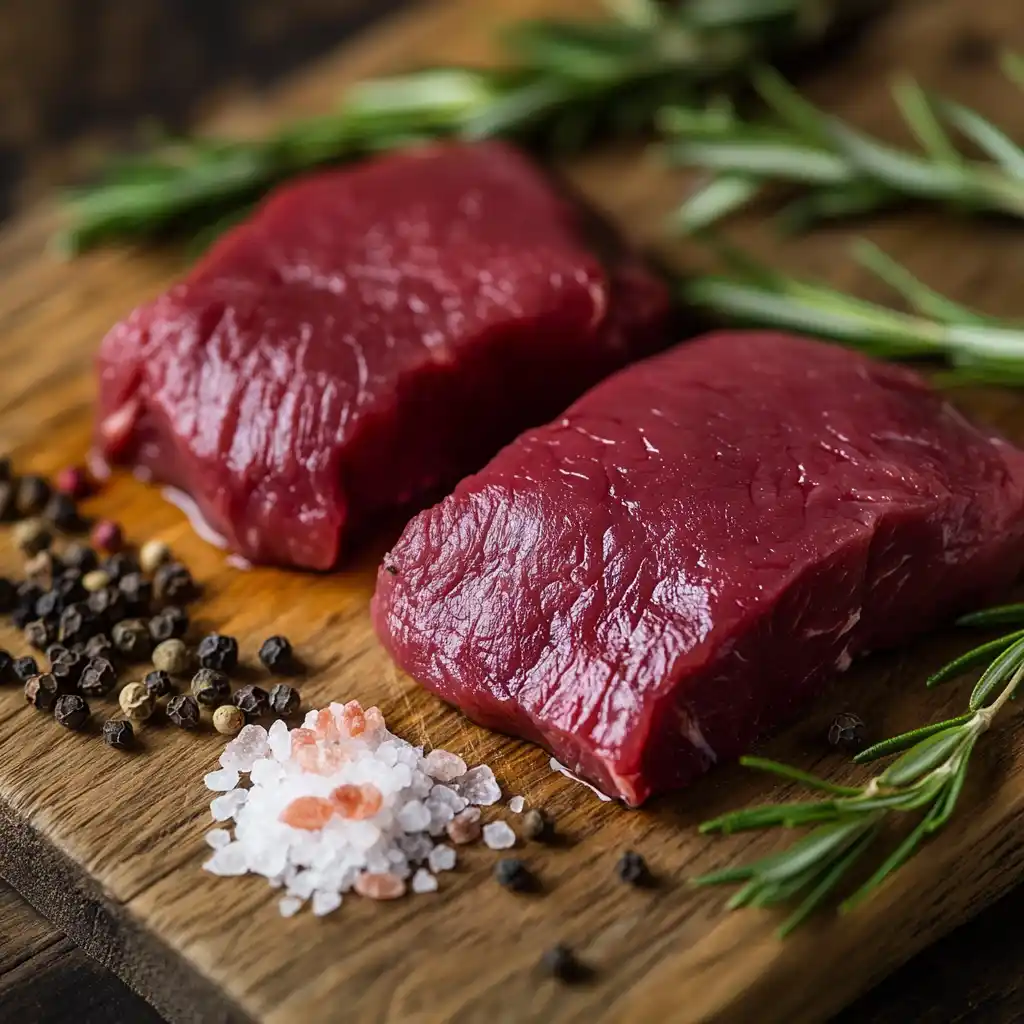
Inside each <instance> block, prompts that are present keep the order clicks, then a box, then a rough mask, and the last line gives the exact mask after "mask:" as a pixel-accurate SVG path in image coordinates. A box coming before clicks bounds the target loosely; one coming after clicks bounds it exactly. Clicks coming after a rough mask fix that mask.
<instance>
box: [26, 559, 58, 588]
mask: <svg viewBox="0 0 1024 1024" xmlns="http://www.w3.org/2000/svg"><path fill="white" fill-rule="evenodd" d="M53 574H54V557H53V555H52V554H51V553H50V552H49V551H40V552H39V554H38V555H33V556H32V557H31V558H30V559H29V560H28V561H27V562H26V563H25V578H26V579H30V580H36V581H37V582H38V583H39V584H40V585H44V584H45V583H46V581H47V580H52V579H53Z"/></svg>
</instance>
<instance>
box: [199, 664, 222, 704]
mask: <svg viewBox="0 0 1024 1024" xmlns="http://www.w3.org/2000/svg"><path fill="white" fill-rule="evenodd" d="M192 696H193V697H195V699H196V700H197V701H199V703H200V704H205V705H206V706H207V707H214V708H215V707H217V705H218V704H223V703H225V702H226V701H227V700H228V699H229V698H230V697H231V683H230V682H228V677H227V676H226V675H224V673H223V672H218V671H217V670H216V669H214V668H201V669H200V670H199V671H198V672H197V673H196V674H195V675H194V676H193V677H192Z"/></svg>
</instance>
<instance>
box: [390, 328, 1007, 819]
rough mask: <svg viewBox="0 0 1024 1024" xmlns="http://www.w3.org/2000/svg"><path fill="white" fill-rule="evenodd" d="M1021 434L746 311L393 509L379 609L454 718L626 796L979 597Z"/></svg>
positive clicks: (990, 577)
mask: <svg viewBox="0 0 1024 1024" xmlns="http://www.w3.org/2000/svg"><path fill="white" fill-rule="evenodd" d="M1022 537H1024V453H1022V452H1020V451H1018V450H1017V449H1015V448H1014V447H1012V446H1011V445H1009V444H1008V443H1006V442H1005V441H1003V440H1001V439H999V438H997V437H993V436H990V434H988V433H987V432H985V431H984V430H980V429H978V428H975V427H973V426H971V425H970V424H969V423H967V422H966V421H965V420H964V419H963V418H962V417H961V416H960V415H959V413H957V412H956V411H955V410H954V409H953V408H952V407H951V406H950V405H949V404H947V403H946V402H945V401H944V400H943V399H942V398H941V397H939V396H938V395H937V394H935V393H934V392H933V391H931V390H930V389H929V388H928V386H927V385H926V384H925V383H924V382H923V381H922V380H921V379H920V378H919V377H918V376H916V375H915V374H914V373H911V372H909V371H907V370H904V369H902V368H899V367H894V366H890V365H884V364H880V363H876V362H873V361H872V360H870V359H867V358H865V357H863V356H860V355H857V354H854V353H851V352H849V351H846V350H844V349H841V348H838V347H833V346H829V345H824V344H820V343H817V342H813V341H809V340H805V339H801V338H795V337H788V336H784V335H779V334H767V333H731V334H730V333H723V334H715V335H710V336H707V337H704V338H703V339H701V340H698V341H696V342H693V343H691V344H688V345H683V346H681V347H679V348H676V349H674V350H672V351H670V352H668V353H666V354H664V355H661V356H657V357H655V358H653V359H650V360H647V361H646V362H643V363H640V364H638V365H636V366H634V367H631V368H629V369H627V370H624V371H622V372H620V373H618V374H616V375H615V376H613V377H611V378H609V379H608V380H606V381H605V382H604V383H602V384H599V385H598V386H597V387H595V388H593V389H592V390H591V391H590V392H589V393H588V394H586V395H584V396H583V397H582V398H581V399H580V400H579V401H577V402H576V404H575V405H573V406H572V407H571V408H570V409H569V410H568V412H566V413H565V414H564V416H563V417H562V418H561V419H558V420H556V421H555V422H553V423H551V424H549V425H548V426H545V427H541V428H539V429H535V430H531V431H529V432H527V433H525V434H523V435H522V436H521V437H520V438H519V439H518V440H517V441H515V442H514V443H513V444H511V445H510V446H509V447H507V448H505V449H504V450H503V451H502V452H501V453H500V454H499V455H498V456H497V457H496V458H495V459H494V460H493V461H492V462H491V463H490V464H489V465H488V466H487V467H486V468H485V469H484V470H483V471H482V472H480V473H478V474H477V475H475V476H472V477H470V478H468V479H466V480H464V481H463V482H462V483H461V484H459V486H458V487H457V488H456V490H455V492H454V493H453V494H452V495H451V496H450V497H448V498H446V499H445V500H444V501H443V502H441V503H440V504H439V505H437V506H435V507H434V508H432V509H430V510H428V511H426V512H423V513H422V514H420V515H419V516H417V517H416V518H415V519H413V521H412V522H411V523H410V524H409V526H408V527H407V528H406V530H405V533H404V535H403V536H402V538H401V540H400V541H399V542H398V544H397V546H396V547H395V548H394V549H393V551H392V552H391V553H390V554H389V555H388V556H387V558H386V560H385V562H384V564H383V565H382V567H381V571H380V575H379V579H378V583H377V592H376V596H375V598H374V610H373V614H374V619H375V624H376V628H377V631H378V633H379V635H380V637H381V639H382V641H383V642H384V644H385V646H386V647H387V649H388V650H389V652H390V653H391V655H392V656H393V657H394V659H395V661H397V662H398V664H399V665H400V666H401V667H402V668H403V669H405V670H406V671H407V672H409V673H410V674H411V675H412V676H413V677H415V678H416V679H417V680H419V681H420V682H421V683H423V685H425V686H426V687H428V688H429V689H431V690H433V691H434V692H435V693H437V694H439V695H440V696H441V697H443V698H444V699H445V700H447V701H449V702H451V703H452V704H455V705H457V706H458V707H459V708H461V709H462V710H463V711H464V712H465V713H466V714H467V715H468V716H469V717H470V718H472V719H474V720H476V721H477V722H480V723H482V724H484V725H486V726H489V727H491V728H494V729H498V730H501V731H504V732H508V733H513V734H516V735H519V736H524V737H527V738H528V739H531V740H534V741H535V742H537V743H540V744H542V745H543V746H545V747H547V748H548V749H549V750H550V751H551V752H552V753H553V754H554V755H555V757H557V758H558V759H559V760H560V761H561V762H562V763H563V764H565V765H566V766H567V767H569V768H570V769H572V770H573V771H574V772H577V773H578V774H580V775H581V776H583V777H584V778H586V779H589V780H590V781H591V782H593V783H594V784H595V785H597V786H598V787H599V788H600V789H602V790H603V791H605V792H606V793H608V794H610V795H614V796H617V797H620V798H621V799H622V800H624V801H626V802H627V803H629V804H639V803H641V802H642V801H643V800H645V799H646V798H647V797H648V796H650V795H651V794H652V793H655V792H659V791H663V790H670V789H674V788H678V787H681V786H684V785H686V784H687V783H689V782H690V781H691V780H692V779H693V778H694V777H695V776H697V775H699V774H701V773H702V772H704V771H705V770H707V769H708V768H709V767H710V766H711V765H712V764H714V763H715V762H716V761H721V760H723V759H726V758H732V757H735V756H736V755H738V754H741V753H743V752H744V751H746V750H747V749H748V748H749V747H750V745H751V743H752V742H753V740H754V739H755V738H756V737H757V736H758V735H759V734H761V733H762V732H764V731H765V730H766V729H768V728H770V727H772V726H773V725H775V724H777V723H778V722H780V721H781V720H782V719H784V718H786V717H787V716H790V715H791V714H792V713H793V711H794V710H795V709H796V708H798V707H799V706H800V705H801V704H803V703H804V702H806V701H807V699H808V698H809V697H810V696H811V695H812V694H813V693H814V692H815V690H817V689H818V688H819V686H820V684H821V682H822V680H823V679H824V678H826V677H827V676H829V675H830V674H831V673H833V672H835V671H836V670H844V669H846V667H847V666H848V665H849V664H850V660H851V658H853V657H855V656H856V655H857V654H859V653H862V652H865V651H869V650H874V649H877V648H883V647H887V646H890V645H894V644H898V643H900V642H902V641H904V640H905V639H907V638H908V637H909V636H911V635H912V634H914V633H917V632H919V631H921V630H924V629H927V628H928V627H929V626H932V625H934V624H935V623H936V622H938V621H940V620H942V619H943V618H944V617H946V616H948V615H950V614H952V613H954V612H956V611H958V610H960V609H964V608H966V607H968V606H970V605H971V604H973V603H975V602H979V601H982V600H986V599H989V598H991V597H994V596H996V594H998V592H999V591H1000V590H1002V589H1003V588H1005V587H1007V586H1008V585H1009V584H1010V583H1011V582H1012V581H1013V579H1014V577H1015V576H1016V575H1017V573H1018V571H1019V569H1020V567H1021V564H1022V556H1024V540H1022Z"/></svg>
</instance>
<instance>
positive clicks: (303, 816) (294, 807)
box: [281, 796, 334, 832]
mask: <svg viewBox="0 0 1024 1024" xmlns="http://www.w3.org/2000/svg"><path fill="white" fill-rule="evenodd" d="M333 817H334V804H332V803H331V801H330V800H324V798H323V797H319V796H299V797H296V798H295V799H294V800H293V801H292V802H291V803H290V804H289V805H288V806H287V807H286V808H285V809H284V810H283V811H282V812H281V821H283V822H284V823H285V824H286V825H291V827H292V828H302V829H306V830H307V831H308V832H316V831H319V830H320V829H322V828H323V827H324V825H326V824H327V822H329V821H330V820H331V818H333Z"/></svg>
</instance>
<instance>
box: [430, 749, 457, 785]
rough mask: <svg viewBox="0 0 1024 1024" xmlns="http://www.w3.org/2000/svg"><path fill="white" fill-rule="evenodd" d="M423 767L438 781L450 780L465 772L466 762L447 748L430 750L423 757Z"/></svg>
mask: <svg viewBox="0 0 1024 1024" xmlns="http://www.w3.org/2000/svg"><path fill="white" fill-rule="evenodd" d="M424 768H425V769H426V772H427V774H428V775H430V776H432V777H433V778H435V779H437V781H438V782H451V781H452V780H453V779H457V778H458V777H459V776H460V775H465V774H466V762H465V761H463V760H462V758H461V757H459V755H458V754H452V753H449V752H448V751H447V750H432V751H431V752H430V753H429V754H427V756H426V757H425V758H424Z"/></svg>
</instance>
